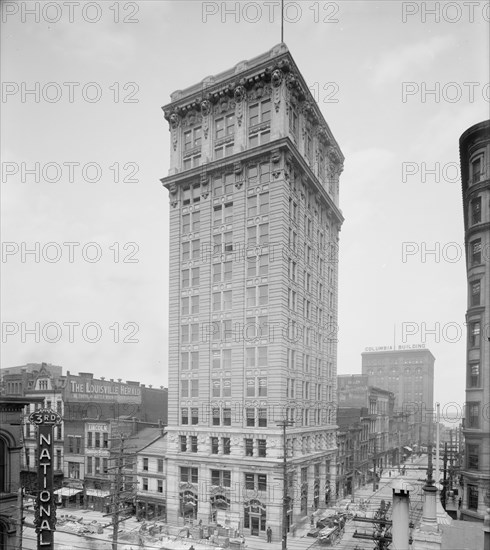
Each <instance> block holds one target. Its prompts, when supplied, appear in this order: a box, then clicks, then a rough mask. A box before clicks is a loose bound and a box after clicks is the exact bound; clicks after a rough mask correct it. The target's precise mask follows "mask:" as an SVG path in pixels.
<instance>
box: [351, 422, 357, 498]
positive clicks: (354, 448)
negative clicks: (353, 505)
mask: <svg viewBox="0 0 490 550" xmlns="http://www.w3.org/2000/svg"><path fill="white" fill-rule="evenodd" d="M353 435H354V441H353V448H352V453H353V456H352V502H354V498H355V494H356V450H357V431H354V432H353Z"/></svg>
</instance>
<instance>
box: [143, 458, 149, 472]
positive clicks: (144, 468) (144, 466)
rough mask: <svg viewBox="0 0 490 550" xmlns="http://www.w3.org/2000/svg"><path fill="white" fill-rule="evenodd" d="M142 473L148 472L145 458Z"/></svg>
mask: <svg viewBox="0 0 490 550" xmlns="http://www.w3.org/2000/svg"><path fill="white" fill-rule="evenodd" d="M143 471H144V472H147V471H148V459H147V458H143Z"/></svg>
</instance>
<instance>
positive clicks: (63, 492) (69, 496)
mask: <svg viewBox="0 0 490 550" xmlns="http://www.w3.org/2000/svg"><path fill="white" fill-rule="evenodd" d="M54 494H55V495H56V497H57V500H58V505H59V506H62V507H63V508H79V507H80V504H81V497H83V491H82V489H77V488H74V487H61V488H60V489H57V490H56V491H55V492H54Z"/></svg>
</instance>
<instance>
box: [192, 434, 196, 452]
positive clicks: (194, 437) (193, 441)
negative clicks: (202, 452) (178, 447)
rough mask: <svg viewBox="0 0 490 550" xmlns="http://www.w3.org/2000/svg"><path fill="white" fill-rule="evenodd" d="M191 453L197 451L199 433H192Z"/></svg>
mask: <svg viewBox="0 0 490 550" xmlns="http://www.w3.org/2000/svg"><path fill="white" fill-rule="evenodd" d="M191 453H197V435H191Z"/></svg>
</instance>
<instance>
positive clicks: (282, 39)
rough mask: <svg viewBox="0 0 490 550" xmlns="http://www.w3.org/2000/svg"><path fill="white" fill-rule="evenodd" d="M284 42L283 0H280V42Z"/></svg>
mask: <svg viewBox="0 0 490 550" xmlns="http://www.w3.org/2000/svg"><path fill="white" fill-rule="evenodd" d="M283 42H284V0H281V43H283Z"/></svg>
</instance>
